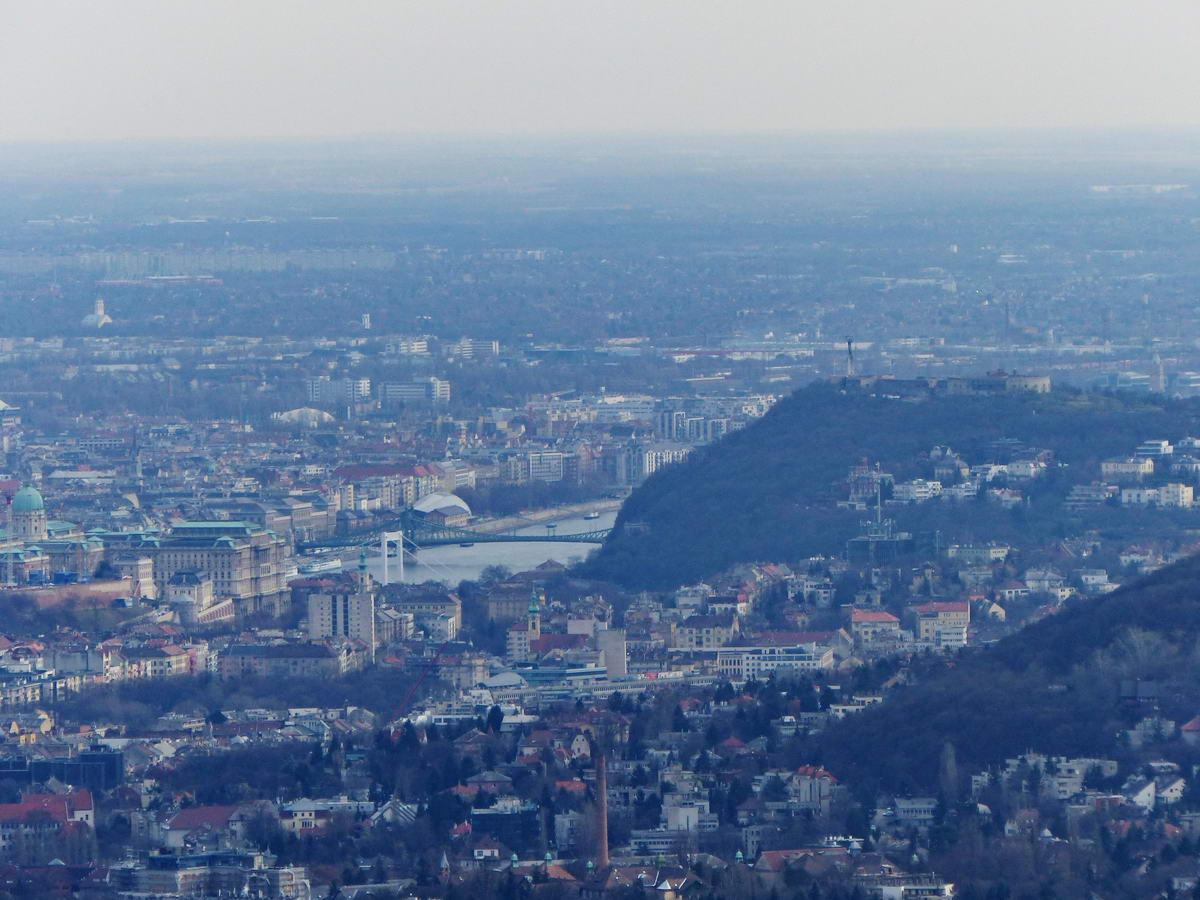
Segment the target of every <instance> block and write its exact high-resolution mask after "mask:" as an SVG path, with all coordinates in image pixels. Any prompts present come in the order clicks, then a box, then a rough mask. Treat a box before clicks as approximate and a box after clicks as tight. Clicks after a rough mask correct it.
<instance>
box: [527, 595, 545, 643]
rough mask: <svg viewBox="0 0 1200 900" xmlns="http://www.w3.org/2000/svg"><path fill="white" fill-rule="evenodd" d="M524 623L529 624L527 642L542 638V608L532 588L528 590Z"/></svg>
mask: <svg viewBox="0 0 1200 900" xmlns="http://www.w3.org/2000/svg"><path fill="white" fill-rule="evenodd" d="M526 621H527V622H528V623H529V640H531V641H536V640H537V639H538V638H540V637H541V636H542V607H541V604H540V603H539V602H538V595H537V591H536V590H535V589H534V588H530V589H529V613H528V617H527V619H526Z"/></svg>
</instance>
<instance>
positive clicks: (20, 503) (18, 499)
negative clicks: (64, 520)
mask: <svg viewBox="0 0 1200 900" xmlns="http://www.w3.org/2000/svg"><path fill="white" fill-rule="evenodd" d="M45 508H46V504H45V502H44V501H43V500H42V494H41V491H39V490H38V489H37V488H35V487H34V486H33V485H32V484H27V485H25V487H23V488H21V489H20V490H19V491H17V492H16V493H15V494H13V499H12V506H10V507H9V510H10V512H14V513H25V512H37V511H38V510H41V509H45Z"/></svg>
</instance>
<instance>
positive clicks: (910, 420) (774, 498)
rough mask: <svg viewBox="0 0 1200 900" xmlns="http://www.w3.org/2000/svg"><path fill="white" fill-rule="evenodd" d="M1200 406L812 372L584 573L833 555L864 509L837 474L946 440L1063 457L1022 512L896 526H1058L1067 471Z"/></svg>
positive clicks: (936, 515)
mask: <svg viewBox="0 0 1200 900" xmlns="http://www.w3.org/2000/svg"><path fill="white" fill-rule="evenodd" d="M1198 411H1200V406H1198V405H1197V403H1196V402H1194V401H1166V400H1162V399H1161V398H1121V397H1112V396H1106V395H1099V394H1081V393H1075V392H1070V391H1055V392H1053V393H1050V394H1045V395H1034V394H1006V395H1000V396H989V397H974V396H938V397H932V398H930V399H928V400H923V401H920V402H914V401H908V400H899V399H894V398H887V397H883V396H876V395H873V394H870V393H867V392H864V391H862V390H859V389H856V388H852V389H846V390H843V389H842V388H840V387H839V386H838V385H834V384H830V383H817V384H813V385H811V386H809V387H807V388H803V389H801V390H799V391H797V392H795V393H794V394H792V395H791V396H789V397H787V398H785V399H784V400H781V401H780V402H779V403H777V404H776V405H775V406H774V408H772V409H771V411H770V412H768V413H767V415H766V416H764V417H763V418H762V419H760V420H759V421H757V422H755V423H754V424H752V425H751V426H749V427H748V428H745V429H743V430H742V431H739V432H736V433H734V434H732V435H729V436H728V437H726V438H724V439H723V440H721V441H718V442H717V443H715V444H712V445H709V446H707V447H704V448H701V449H698V450H696V451H695V452H694V453H692V454H691V456H690V457H689V458H688V459H687V460H686V461H685V462H682V463H679V464H677V465H673V466H669V467H667V468H666V469H663V470H661V471H659V472H656V473H655V474H654V475H653V476H651V477H650V478H649V479H647V480H646V482H645V483H644V484H643V485H641V486H640V487H639V488H638V489H637V490H635V491H634V492H633V494H632V495H631V496H630V497H629V499H628V500H627V501H626V502H625V504H624V506H623V507H622V509H621V512H620V514H619V516H618V518H617V522H616V525H615V528H614V530H613V533H612V535H611V536H610V537H609V539H608V541H607V542H606V543H605V544H604V546H603V547H602V548H601V549H600V550H599V551H598V552H597V553H596V554H594V555H593V556H592V558H590V559H589V560H588V561H586V562H585V563H584V564H583V565H582V566H581V567H580V573H581V574H582V575H585V576H587V577H593V578H599V579H605V580H612V581H616V582H618V583H620V584H623V585H624V586H626V587H630V588H656V589H666V588H672V587H676V586H678V585H680V584H686V583H689V582H693V581H696V580H699V579H703V578H705V577H706V576H709V575H712V574H714V573H716V572H720V571H721V570H723V569H726V568H728V567H729V566H731V565H733V564H735V563H739V562H752V561H762V560H772V561H790V560H796V559H801V558H804V557H807V556H811V555H816V554H826V555H829V554H834V555H837V554H840V553H842V552H843V551H844V550H845V542H846V540H847V539H849V538H850V537H853V536H854V535H855V534H857V533H858V530H859V527H860V520H861V519H862V518H863V515H862V513H856V512H851V511H845V510H839V509H836V507H835V502H834V501H835V499H836V497H835V496H834V484H835V483H836V482H838V481H839V480H841V479H843V478H845V476H846V472H847V470H848V468H849V467H850V466H851V465H854V464H857V463H859V462H860V461H861V460H862V459H864V458H868V459H870V460H871V461H873V462H874V461H880V462H882V463H883V466H884V468H885V470H889V471H894V472H895V473H896V474H897V475H898V476H900V477H904V476H905V475H906V474H907V475H911V474H914V473H905V472H904V465H905V463H906V462H907V461H911V460H914V459H916V458H917V457H918V456H919V455H920V454H921V453H923V452H928V451H929V450H930V449H931V448H932V447H933V446H935V445H939V444H943V445H949V446H951V447H953V448H954V449H955V450H956V451H959V452H960V453H963V454H964V455H965V456H966V457H967V459H968V460H970V461H971V462H972V463H979V462H987V461H990V459H989V458H988V454H987V452H986V449H985V448H986V447H987V445H988V444H989V442H992V441H995V440H997V439H1000V438H1013V439H1016V440H1019V441H1022V442H1024V443H1026V444H1028V445H1030V446H1034V447H1039V448H1048V449H1051V450H1053V451H1054V452H1055V454H1056V456H1057V458H1058V459H1059V460H1061V461H1063V462H1065V463H1067V464H1068V468H1067V469H1066V470H1065V471H1063V472H1059V473H1056V474H1055V476H1053V477H1050V478H1047V479H1044V480H1042V481H1040V482H1038V483H1037V484H1035V485H1034V486H1032V488H1031V502H1030V505H1029V506H1028V507H1027V508H1024V509H1022V510H1020V511H1018V512H1017V513H1016V514H1012V513H1009V512H1006V511H999V510H997V509H995V508H994V507H993V505H991V504H958V505H955V504H925V505H924V506H920V507H911V508H907V509H902V510H898V511H897V512H896V513H895V517H896V519H897V520H898V527H900V528H906V529H909V530H912V531H914V532H915V531H918V530H919V529H923V528H927V529H930V530H932V529H938V530H942V531H943V532H944V534H945V535H946V536H947V538H948V539H970V538H972V537H973V536H974V533H978V534H979V537H980V538H983V539H986V538H996V539H1004V538H1005V530H1006V529H1007V530H1008V531H1010V532H1013V533H1014V534H1031V533H1032V534H1037V532H1038V530H1039V529H1040V530H1042V531H1045V532H1046V534H1047V535H1049V536H1053V534H1054V530H1055V529H1056V528H1057V529H1061V527H1062V519H1063V512H1062V507H1061V499H1062V496H1063V495H1065V493H1066V491H1067V490H1068V489H1069V486H1070V483H1073V482H1072V473H1075V472H1083V471H1086V470H1088V468H1089V467H1093V468H1094V466H1095V465H1096V463H1097V462H1098V461H1099V460H1101V459H1104V458H1106V457H1110V456H1116V455H1127V454H1128V453H1129V452H1130V451H1131V450H1132V449H1133V447H1134V446H1136V444H1137V443H1138V442H1140V441H1142V440H1145V439H1148V438H1152V437H1165V438H1171V437H1177V436H1181V435H1185V434H1189V433H1196V432H1197V431H1200V417H1198ZM894 464H898V466H897V465H894ZM931 507H937V508H936V509H932V508H931ZM889 514H892V513H891V512H889ZM634 524H636V525H637V526H638V527H636V528H631V527H630V526H631V525H634Z"/></svg>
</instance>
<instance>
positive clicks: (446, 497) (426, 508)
mask: <svg viewBox="0 0 1200 900" xmlns="http://www.w3.org/2000/svg"><path fill="white" fill-rule="evenodd" d="M447 506H457V507H458V508H459V509H461V510H462V511H463V512H465V513H466V514H467V515H468V516H469V515H471V507H469V506H467V501H465V500H463V498H462V497H459V496H456V495H455V494H443V493H436V494H426V495H425V496H424V497H422V498H421V499H420V500H418V501H417V502H416V503H414V504H413V509H415V510H416V511H417V512H423V513H427V512H433V511H434V510H435V509H445V508H446V507H447Z"/></svg>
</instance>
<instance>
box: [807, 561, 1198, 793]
mask: <svg viewBox="0 0 1200 900" xmlns="http://www.w3.org/2000/svg"><path fill="white" fill-rule="evenodd" d="M918 668H920V666H918ZM1132 679H1146V680H1152V681H1154V682H1156V684H1157V693H1158V696H1159V698H1160V699H1159V703H1158V706H1157V708H1158V709H1159V711H1160V712H1161V714H1162V715H1164V716H1165V717H1167V718H1174V719H1175V720H1176V721H1178V722H1179V724H1183V723H1184V722H1186V721H1188V720H1189V719H1191V718H1192V717H1193V716H1195V715H1197V714H1198V713H1200V557H1192V558H1190V559H1188V560H1185V561H1183V562H1181V563H1178V564H1176V565H1173V566H1170V567H1168V568H1165V569H1162V570H1160V571H1158V572H1156V573H1154V574H1153V575H1150V576H1148V577H1146V578H1144V579H1142V580H1140V581H1138V582H1136V583H1134V584H1131V585H1129V586H1127V587H1125V588H1122V589H1121V590H1118V591H1116V592H1114V593H1112V594H1109V595H1106V596H1104V597H1101V598H1098V599H1096V600H1087V601H1080V602H1077V603H1076V604H1074V605H1072V606H1070V607H1068V608H1067V609H1066V610H1065V611H1063V612H1062V613H1059V614H1058V615H1055V616H1052V617H1050V618H1048V619H1044V620H1042V621H1041V622H1037V623H1035V624H1033V625H1030V626H1029V627H1027V628H1025V629H1023V630H1022V631H1020V632H1018V633H1016V634H1013V635H1011V636H1010V637H1007V638H1005V639H1004V640H1002V641H1000V642H998V643H997V644H995V645H994V646H992V647H988V648H982V649H977V650H971V651H964V652H963V653H962V654H960V655H959V656H958V657H956V658H954V659H950V660H946V661H944V662H942V663H930V664H929V666H928V668H927V671H925V672H924V673H923V674H922V676H921V678H920V680H919V682H918V683H917V684H915V685H913V686H910V687H901V688H897V689H896V690H894V691H892V692H891V693H890V694H889V695H888V697H887V699H886V700H885V702H884V703H882V704H878V705H876V706H874V707H872V708H870V709H868V710H866V711H864V712H863V713H862V714H860V715H856V716H854V717H851V718H848V719H845V720H843V721H840V722H837V723H835V724H834V725H832V726H831V727H830V728H829V729H828V730H827V731H826V732H825V733H824V734H823V735H821V736H820V737H819V738H817V739H816V741H815V742H814V744H813V746H812V747H810V748H807V749H808V750H809V751H810V752H813V753H814V754H815V755H816V756H818V757H819V758H820V759H822V760H824V761H825V762H826V763H827V764H828V765H829V766H830V767H831V768H832V769H833V770H834V771H835V772H836V773H837V774H838V775H840V776H843V777H846V778H848V779H849V780H850V781H851V782H853V783H855V784H868V785H871V786H879V787H883V788H886V789H891V790H900V791H913V792H921V791H931V790H934V789H935V788H936V786H937V784H938V764H939V757H940V754H941V752H942V748H943V747H944V745H945V744H946V743H947V742H949V743H951V744H953V745H954V748H955V751H956V755H957V759H958V763H959V769H960V771H964V772H971V771H976V770H979V769H981V768H983V767H984V766H986V765H988V764H993V763H998V762H1001V761H1003V760H1004V759H1005V758H1007V757H1013V756H1016V755H1017V754H1020V753H1022V752H1024V751H1026V750H1036V751H1040V752H1045V753H1051V754H1069V755H1083V756H1101V755H1109V754H1114V753H1117V754H1119V753H1121V752H1122V750H1123V739H1122V738H1120V737H1119V735H1120V733H1121V732H1122V731H1123V730H1125V729H1128V728H1130V727H1132V726H1133V725H1134V724H1135V723H1136V722H1137V721H1138V719H1140V718H1141V717H1143V716H1145V715H1147V714H1148V713H1149V712H1151V711H1152V710H1153V709H1154V707H1147V706H1146V705H1145V704H1133V703H1128V702H1123V701H1122V698H1121V683H1122V682H1123V681H1124V682H1128V681H1130V680H1132ZM1163 752H1164V753H1165V754H1166V755H1168V756H1169V755H1171V754H1174V755H1175V756H1177V757H1178V759H1177V760H1176V761H1179V762H1185V763H1186V762H1194V761H1196V760H1194V759H1193V758H1192V757H1194V756H1196V755H1197V753H1196V751H1195V750H1193V749H1191V748H1189V747H1187V746H1186V745H1183V744H1182V743H1179V742H1175V743H1174V744H1173V745H1171V746H1170V747H1168V748H1167V749H1165V750H1164V751H1163Z"/></svg>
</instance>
